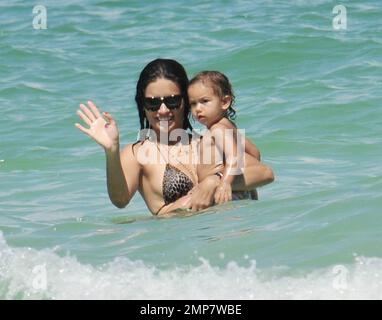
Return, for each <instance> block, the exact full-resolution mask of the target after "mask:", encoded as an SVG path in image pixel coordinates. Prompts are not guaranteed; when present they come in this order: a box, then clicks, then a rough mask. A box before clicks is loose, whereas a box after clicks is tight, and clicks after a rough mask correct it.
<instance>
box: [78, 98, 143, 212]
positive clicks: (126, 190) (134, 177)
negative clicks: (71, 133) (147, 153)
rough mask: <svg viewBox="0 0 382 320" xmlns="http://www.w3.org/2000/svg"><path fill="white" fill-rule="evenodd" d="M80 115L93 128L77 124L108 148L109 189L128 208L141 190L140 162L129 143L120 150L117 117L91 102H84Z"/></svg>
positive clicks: (122, 206) (120, 203)
mask: <svg viewBox="0 0 382 320" xmlns="http://www.w3.org/2000/svg"><path fill="white" fill-rule="evenodd" d="M77 114H78V116H79V117H80V118H81V119H82V120H83V121H84V123H85V124H86V125H88V126H89V128H86V127H83V126H82V125H81V124H79V123H76V124H75V126H76V127H77V128H78V129H79V130H81V131H82V132H84V133H85V134H87V135H88V136H89V137H91V138H92V139H93V140H95V141H96V142H97V143H98V144H99V145H101V146H102V147H103V148H104V150H105V155H106V175H107V190H108V193H109V198H110V200H111V202H112V203H113V204H114V205H115V206H116V207H118V208H124V207H125V206H126V205H127V204H128V203H129V201H130V199H131V198H132V196H133V195H134V193H135V192H136V190H137V189H138V183H139V175H140V165H139V163H138V162H137V160H136V158H135V157H134V155H133V153H132V146H131V145H128V146H126V147H125V148H124V150H123V151H122V152H121V153H120V151H119V132H118V127H117V124H116V122H115V120H114V119H113V117H112V116H111V115H110V114H108V113H106V112H104V113H102V115H101V113H100V112H99V110H98V108H97V106H96V105H95V104H94V103H93V102H92V101H88V105H87V106H86V105H84V104H80V110H78V111H77Z"/></svg>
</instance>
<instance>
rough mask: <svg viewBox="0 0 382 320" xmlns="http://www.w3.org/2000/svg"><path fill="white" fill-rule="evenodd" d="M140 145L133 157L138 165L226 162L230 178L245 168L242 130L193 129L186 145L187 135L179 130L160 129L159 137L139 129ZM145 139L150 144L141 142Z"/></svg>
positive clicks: (152, 132)
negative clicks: (150, 142) (171, 161)
mask: <svg viewBox="0 0 382 320" xmlns="http://www.w3.org/2000/svg"><path fill="white" fill-rule="evenodd" d="M138 140H139V141H141V142H142V143H141V146H140V148H139V149H138V150H137V153H136V154H135V155H136V158H137V160H138V162H139V163H140V164H142V165H146V164H166V163H168V162H169V160H171V159H174V160H176V162H178V163H179V162H180V163H182V164H193V165H195V164H196V165H198V164H200V165H211V164H217V165H218V164H223V163H224V162H225V163H229V165H230V175H241V174H243V170H244V167H245V130H244V129H235V130H234V129H225V130H214V131H213V132H211V131H210V130H208V129H204V130H194V132H193V136H192V140H191V142H190V138H189V134H188V132H187V131H186V130H183V129H174V130H172V131H171V132H168V131H167V130H163V131H162V130H161V131H160V133H159V137H158V136H157V134H156V133H155V131H154V130H150V129H143V130H141V131H140V132H139V133H138ZM145 140H149V141H152V142H154V144H156V146H153V144H146V143H143V142H144V141H145Z"/></svg>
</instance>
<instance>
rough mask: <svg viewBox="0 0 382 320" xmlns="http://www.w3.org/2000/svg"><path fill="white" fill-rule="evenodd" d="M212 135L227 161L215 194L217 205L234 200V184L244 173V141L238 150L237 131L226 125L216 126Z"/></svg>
mask: <svg viewBox="0 0 382 320" xmlns="http://www.w3.org/2000/svg"><path fill="white" fill-rule="evenodd" d="M227 129H231V130H227ZM211 135H212V137H213V139H214V141H215V143H216V146H217V148H218V150H219V152H220V153H221V154H222V155H223V156H224V159H225V164H224V171H223V175H222V177H221V181H220V184H219V186H218V188H217V190H216V194H215V203H216V204H221V203H223V202H227V201H230V200H232V184H233V181H234V179H235V176H236V175H240V174H242V173H243V170H242V169H243V168H242V167H243V165H244V141H242V143H241V144H240V145H239V147H240V146H241V148H238V144H237V141H236V140H237V131H236V130H235V129H234V128H233V127H232V128H230V127H227V126H224V125H215V126H214V127H213V128H212V130H211ZM239 143H240V142H239Z"/></svg>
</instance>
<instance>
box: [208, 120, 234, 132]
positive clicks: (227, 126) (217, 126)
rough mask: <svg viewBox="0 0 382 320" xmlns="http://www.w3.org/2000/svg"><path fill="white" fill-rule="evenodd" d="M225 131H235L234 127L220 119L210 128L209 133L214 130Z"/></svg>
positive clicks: (227, 121)
mask: <svg viewBox="0 0 382 320" xmlns="http://www.w3.org/2000/svg"><path fill="white" fill-rule="evenodd" d="M225 129H234V130H236V129H237V128H236V125H235V124H234V123H233V122H232V121H230V120H229V119H227V118H222V119H220V120H219V121H218V122H216V123H215V124H213V125H212V126H211V128H210V130H211V132H212V131H215V130H225Z"/></svg>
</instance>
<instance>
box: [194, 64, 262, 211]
mask: <svg viewBox="0 0 382 320" xmlns="http://www.w3.org/2000/svg"><path fill="white" fill-rule="evenodd" d="M188 96H189V101H190V106H191V112H192V116H193V117H194V119H196V120H197V121H198V122H200V123H201V124H203V125H205V126H206V127H207V129H208V130H209V134H210V135H211V137H212V139H213V141H214V142H215V144H216V146H217V148H218V150H219V151H220V153H221V154H222V156H223V161H224V172H223V174H222V176H221V182H220V185H219V187H218V188H217V191H216V194H215V203H216V204H221V203H223V202H226V201H229V200H232V184H233V181H234V179H235V176H236V175H237V174H240V173H238V162H237V159H238V158H237V157H245V162H247V161H250V162H251V161H260V152H259V150H258V149H257V147H256V146H255V145H254V144H253V143H252V142H251V141H249V140H248V139H245V150H244V151H245V154H244V152H240V153H241V154H237V150H238V149H237V143H236V141H238V140H237V139H236V138H237V134H238V131H237V127H236V125H235V124H234V123H233V122H232V120H233V119H234V118H235V114H236V111H235V110H234V109H233V107H232V105H233V103H234V100H235V96H234V94H233V91H232V87H231V84H230V82H229V80H228V78H227V77H226V76H225V75H224V74H222V73H221V72H219V71H202V72H200V73H198V74H197V75H196V76H195V77H194V78H192V79H191V81H190V83H189V86H188ZM227 129H228V130H227ZM239 150H240V149H239ZM241 160H243V159H241ZM242 194H243V193H240V192H234V194H233V195H234V196H235V195H236V198H240V197H242ZM250 197H251V198H252V199H257V192H256V190H253V191H251V192H250Z"/></svg>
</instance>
